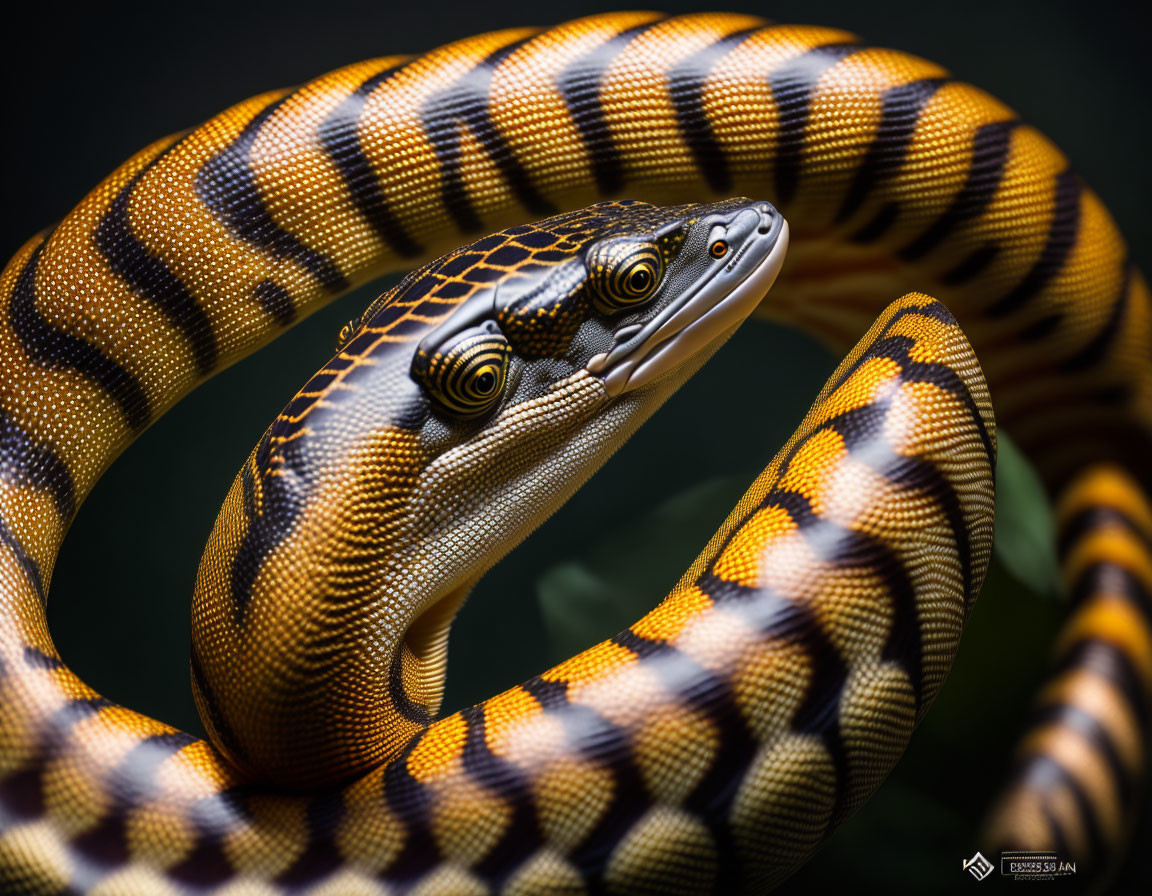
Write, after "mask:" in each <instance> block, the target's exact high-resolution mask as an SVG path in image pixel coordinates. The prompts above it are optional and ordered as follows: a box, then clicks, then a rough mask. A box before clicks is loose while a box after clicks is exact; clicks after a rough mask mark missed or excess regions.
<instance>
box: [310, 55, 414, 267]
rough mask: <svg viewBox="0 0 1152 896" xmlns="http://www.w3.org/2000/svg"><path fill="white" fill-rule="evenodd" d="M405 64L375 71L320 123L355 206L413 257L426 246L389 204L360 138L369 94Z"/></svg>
mask: <svg viewBox="0 0 1152 896" xmlns="http://www.w3.org/2000/svg"><path fill="white" fill-rule="evenodd" d="M405 65H406V63H402V64H400V65H394V66H391V67H390V68H386V69H384V70H383V71H381V72H377V73H376V74H374V75H372V76H371V77H370V78H368V79H367V80H365V81H364V83H362V84H361V85H360V86H359V87H357V88H356V89H355V90H354V91H353V92H352V93H351V94H350V95H349V96H348V97H346V98H345V99H344V101H343V102H341V103H340V105H338V106H337V107H336V108H335V109H333V110H332V111H331V112H330V113H328V116H327V117H326V118H325V119H324V120H323V121H322V122H321V123H320V145H321V146H323V147H324V151H325V152H326V153H327V154H328V158H329V159H331V160H332V164H333V165H335V166H336V169H337V170H338V171H339V172H340V176H341V177H342V178H343V179H344V186H345V187H346V188H347V190H348V195H349V196H350V197H351V198H352V202H353V204H354V205H355V206H356V209H357V210H358V211H359V212H360V214H361V215H363V216H364V219H365V220H366V221H367V222H368V223H369V224H370V225H371V226H372V229H373V230H375V231H376V235H377V236H378V237H380V239H381V240H382V241H383V242H384V243H385V244H386V245H387V246H388V247H389V248H390V249H392V251H393V252H395V253H396V254H397V255H399V256H400V257H401V258H414V257H416V256H418V255H421V254H422V253H423V252H424V247H423V246H421V245H420V244H419V243H417V242H416V241H415V240H414V239H413V238H412V237H411V235H410V234H409V233H408V232H407V231H406V230H405V229H404V225H403V224H402V223H401V222H400V219H399V218H397V217H396V214H395V213H394V212H393V211H392V209H391V208H390V207H389V205H388V199H387V197H386V196H385V195H384V191H383V189H382V188H381V185H380V180H379V178H377V176H376V173H375V172H374V171H373V170H372V163H371V162H370V161H369V159H368V154H367V153H365V152H364V144H363V142H362V141H361V140H360V119H361V116H362V115H363V112H364V104H365V103H366V102H367V100H368V97H369V95H370V94H371V93H372V91H374V90H375V89H376V88H377V87H379V86H380V85H381V84H383V83H384V82H385V81H387V80H388V79H389V78H391V77H392V76H393V75H394V74H396V72H398V71H400V70H401V69H403V68H404V66H405Z"/></svg>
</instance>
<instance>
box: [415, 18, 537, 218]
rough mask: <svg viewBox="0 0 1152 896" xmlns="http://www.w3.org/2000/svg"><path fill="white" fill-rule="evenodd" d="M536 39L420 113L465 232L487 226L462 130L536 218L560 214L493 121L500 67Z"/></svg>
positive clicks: (485, 63) (469, 76)
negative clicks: (467, 170)
mask: <svg viewBox="0 0 1152 896" xmlns="http://www.w3.org/2000/svg"><path fill="white" fill-rule="evenodd" d="M529 40H531V38H524V39H522V40H517V41H513V42H512V43H511V44H509V45H508V46H505V47H501V48H500V49H498V50H496V51H495V52H493V53H491V54H490V55H489V56H488V57H487V58H485V59H484V60H482V61H481V62H480V63H479V64H478V65H476V67H475V68H473V69H472V70H471V71H469V72H467V73H465V74H464V75H463V76H462V77H461V78H460V79H459V80H457V81H456V83H455V84H453V85H452V86H451V87H449V88H448V89H447V90H442V91H440V92H439V93H436V94H433V95H432V96H431V97H429V98H428V100H427V101H426V102H425V103H424V106H423V108H422V109H421V110H420V121H421V123H422V124H423V126H424V134H425V136H426V137H427V138H428V142H429V143H430V144H431V145H432V148H433V150H434V151H435V152H436V157H437V159H438V160H439V162H440V178H441V190H442V191H443V196H444V204H445V206H446V207H447V209H448V212H449V214H450V215H451V216H452V219H453V220H454V221H455V222H456V226H457V228H458V229H459V230H460V231H461V232H462V233H473V232H476V231H478V230H482V229H483V227H484V223H483V222H482V221H481V220H480V216H479V214H478V213H477V212H476V209H475V207H474V206H473V205H472V199H471V197H469V195H468V187H467V184H466V182H465V180H464V171H463V169H462V167H461V153H460V142H461V141H460V131H461V129H462V128H467V129H468V131H470V132H471V133H472V135H473V136H474V137H475V138H476V139H477V140H478V141H479V142H480V145H481V146H482V147H483V149H484V152H485V153H486V154H487V155H488V157H489V158H490V159H491V160H492V161H493V162H494V163H495V165H496V167H497V168H499V169H500V173H501V174H502V175H503V177H504V180H505V181H506V182H507V184H508V187H509V189H511V191H512V193H513V194H514V195H515V196H516V198H517V199H518V200H519V202H520V204H521V205H523V206H524V207H525V208H526V209H527V210H528V211H530V212H532V213H533V214H535V215H550V214H555V211H556V209H555V207H554V206H553V205H552V203H550V202H548V201H547V200H546V199H544V197H543V196H541V195H540V193H538V192H537V190H536V187H535V186H534V185H533V183H532V179H531V178H530V177H529V175H528V172H527V170H526V169H525V168H524V166H523V165H522V164H520V160H519V159H517V158H516V155H515V154H514V153H513V151H512V147H511V146H510V145H509V143H508V141H507V140H506V139H505V137H504V135H503V134H502V133H501V132H500V130H499V128H497V127H496V123H495V122H494V121H493V120H492V114H491V110H490V108H489V84H490V82H491V80H492V73H493V72H494V71H495V70H496V69H497V67H499V65H500V63H501V62H503V61H504V60H505V59H507V58H508V57H509V56H511V55H512V53H514V52H515V51H516V50H517V49H519V48H520V47H521V46H523V45H524V44H526V43H527V42H528V41H529Z"/></svg>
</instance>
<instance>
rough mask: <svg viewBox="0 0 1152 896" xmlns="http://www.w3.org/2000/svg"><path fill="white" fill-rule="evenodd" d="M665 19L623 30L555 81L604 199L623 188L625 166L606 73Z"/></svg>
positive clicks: (661, 18) (573, 63)
mask: <svg viewBox="0 0 1152 896" xmlns="http://www.w3.org/2000/svg"><path fill="white" fill-rule="evenodd" d="M663 20H664V17H663V16H661V17H659V18H658V19H656V20H655V21H652V22H645V23H644V24H643V25H634V26H633V27H631V28H627V29H625V30H624V31H621V32H620V33H619V34H617V35H615V36H614V37H612V38H611V39H609V40H607V41H605V42H604V43H602V44H601V45H600V46H598V47H596V48H595V49H594V50H591V51H589V52H588V53H586V54H585V55H583V56H581V57H580V58H578V59H576V60H575V61H573V62H571V63H569V65H568V66H567V67H566V68H565V69H564V71H562V72H561V73H560V75H559V77H558V78H557V79H556V89H557V90H559V91H560V95H561V96H562V97H563V98H564V103H565V104H566V105H567V106H568V112H569V114H570V115H571V116H572V123H573V124H574V125H575V126H576V130H577V132H578V133H579V134H580V139H581V140H582V141H583V142H584V148H585V149H586V150H587V151H588V158H589V160H590V161H591V164H592V177H593V178H594V179H595V181H596V188H597V190H598V191H599V193H600V195H601V196H615V195H617V194H619V193H620V192H621V191H622V190H623V189H624V165H623V162H622V160H621V158H620V151H619V149H617V147H616V144H615V142H614V141H613V139H612V131H611V130H610V129H609V127H608V121H607V119H606V118H605V117H604V104H603V102H602V100H601V97H600V85H601V83H602V82H603V79H604V73H605V72H606V71H608V69H609V68H611V67H612V64H613V63H614V62H615V61H616V59H617V58H618V57H619V56H620V54H621V53H622V52H623V51H624V49H625V47H627V46H628V45H629V44H630V43H632V40H633V39H634V38H635V37H636V36H637V35H640V34H643V33H644V32H645V31H647V30H648V29H649V28H651V27H652V26H653V25H655V24H657V23H658V22H661V21H663Z"/></svg>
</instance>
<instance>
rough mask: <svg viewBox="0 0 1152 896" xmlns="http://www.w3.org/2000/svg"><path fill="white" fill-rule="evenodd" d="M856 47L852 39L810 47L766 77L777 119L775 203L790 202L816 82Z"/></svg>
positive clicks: (785, 203) (797, 175)
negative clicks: (847, 41) (851, 41)
mask: <svg viewBox="0 0 1152 896" xmlns="http://www.w3.org/2000/svg"><path fill="white" fill-rule="evenodd" d="M860 49H862V47H861V46H860V45H859V44H856V43H834V44H825V45H824V46H822V47H813V48H812V49H811V50H808V51H807V52H805V53H801V54H800V55H799V56H797V57H796V58H795V59H792V60H789V61H788V62H786V63H784V65H782V66H780V68H778V69H777V70H776V71H774V72H773V73H772V75H771V77H770V78H769V86H770V87H771V88H772V99H773V101H774V102H775V104H776V110H777V117H778V120H779V133H778V136H777V138H776V163H775V166H774V177H775V180H776V196H775V198H776V199H777V200H778V204H781V205H787V204H788V203H789V202H791V201H792V199H793V198H794V197H795V195H796V188H797V186H798V185H799V183H800V173H801V168H802V166H803V162H804V141H805V137H806V133H805V132H806V131H807V129H808V112H809V108H808V107H809V103H810V102H811V100H812V91H813V90H814V89H815V88H816V82H818V81H819V80H820V78H821V76H823V74H824V73H825V72H826V71H828V69H830V68H832V66H834V65H835V64H836V63H838V62H839V61H840V60H842V59H844V58H845V57H846V56H851V55H852V54H853V53H855V52H856V51H858V50H860Z"/></svg>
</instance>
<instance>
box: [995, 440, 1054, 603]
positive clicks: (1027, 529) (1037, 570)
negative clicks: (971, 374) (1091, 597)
mask: <svg viewBox="0 0 1152 896" xmlns="http://www.w3.org/2000/svg"><path fill="white" fill-rule="evenodd" d="M997 442H998V444H999V451H998V458H997V462H996V540H995V545H994V551H995V555H996V558H997V559H998V560H999V561H1000V562H1001V563H1003V564H1004V567H1005V568H1006V569H1007V570H1008V572H1009V573H1011V575H1012V576H1013V578H1015V579H1016V580H1017V581H1019V582H1021V583H1022V584H1024V585H1027V586H1028V587H1029V588H1031V589H1032V590H1033V591H1035V592H1037V593H1039V594H1044V595H1048V596H1056V595H1058V594H1059V593H1060V567H1059V564H1058V563H1057V560H1056V523H1055V520H1054V519H1053V516H1052V506H1051V504H1050V503H1049V501H1048V495H1047V493H1046V492H1045V491H1044V486H1043V484H1042V483H1041V482H1040V477H1039V475H1037V473H1036V470H1035V469H1034V468H1033V466H1032V464H1031V463H1030V462H1029V461H1028V459H1027V458H1026V457H1025V456H1024V455H1023V454H1022V453H1021V451H1020V449H1019V448H1017V447H1016V445H1015V443H1014V442H1013V441H1012V440H1011V439H1010V438H1008V437H1007V436H1006V435H1005V434H1004V432H1003V431H1001V432H999V433H997Z"/></svg>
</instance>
